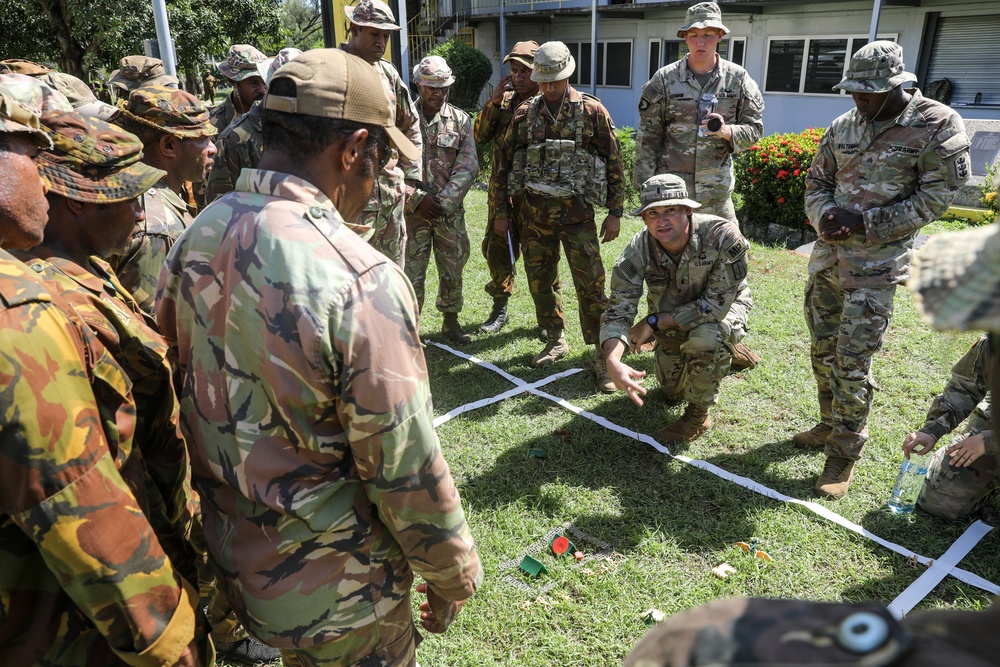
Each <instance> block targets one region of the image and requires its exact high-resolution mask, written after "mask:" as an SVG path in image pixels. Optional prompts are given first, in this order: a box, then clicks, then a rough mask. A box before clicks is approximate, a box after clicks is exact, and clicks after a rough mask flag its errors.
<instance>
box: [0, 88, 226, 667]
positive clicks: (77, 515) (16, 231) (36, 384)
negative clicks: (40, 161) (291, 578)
mask: <svg viewBox="0 0 1000 667" xmlns="http://www.w3.org/2000/svg"><path fill="white" fill-rule="evenodd" d="M26 90H27V89H26V88H21V89H20V90H17V89H14V88H13V87H10V86H7V85H6V84H3V83H0V153H2V159H3V161H4V169H3V170H0V239H2V245H3V247H4V248H6V249H25V248H29V247H31V246H33V245H35V244H37V243H38V242H40V241H41V240H42V233H43V228H44V225H45V223H46V216H45V211H46V210H47V207H46V202H45V197H44V190H43V188H42V182H41V180H40V179H39V177H38V171H37V168H36V166H35V164H34V162H33V160H32V157H33V156H34V155H36V154H37V151H38V149H39V148H51V147H52V143H51V140H50V139H48V138H47V136H46V135H45V134H44V133H43V132H42V130H41V129H40V126H39V119H38V116H37V113H38V111H37V110H38V109H39V108H40V107H41V105H42V95H41V93H40V92H39V93H38V94H37V95H36V96H34V97H33V98H25V96H24V94H23V93H24V92H25V91H26ZM36 90H37V88H36ZM56 113H57V114H58V113H61V114H62V115H64V116H73V117H75V118H79V117H78V116H76V114H73V113H72V112H56ZM92 147H93V144H91V148H92ZM0 293H2V295H3V298H2V300H0V303H2V307H0V320H2V322H0V337H2V339H3V340H2V346H3V349H4V350H5V351H6V352H5V354H4V355H2V358H0V374H2V375H3V377H5V378H7V382H6V383H5V391H4V392H3V396H4V398H3V400H2V401H0V414H2V420H3V423H2V429H0V430H2V431H3V433H4V434H5V435H6V437H4V438H3V439H2V441H0V459H2V461H3V464H2V465H0V478H2V479H0V545H2V547H0V618H2V619H3V623H2V624H0V664H4V665H60V666H61V667H107V666H109V665H126V664H128V665H134V666H143V665H149V666H150V667H152V666H154V665H155V666H159V665H165V664H167V665H183V666H185V667H195V666H198V665H202V664H208V663H210V662H211V661H212V659H213V655H212V651H211V646H210V644H207V643H204V642H200V641H199V640H198V636H197V634H196V627H197V621H196V616H197V611H196V610H197V591H196V590H195V589H194V587H193V586H192V585H191V584H189V583H188V582H187V581H185V580H184V579H183V578H182V577H181V576H180V575H179V574H178V572H177V571H176V570H175V569H174V567H173V565H172V563H171V561H170V559H169V558H168V556H167V555H166V554H165V553H164V550H163V547H162V545H161V542H160V539H159V538H158V536H157V533H156V530H155V529H154V527H153V526H152V525H150V520H149V518H148V517H149V512H150V509H151V507H150V505H149V504H148V503H147V500H148V498H147V496H146V493H145V492H146V491H147V489H146V488H145V487H144V486H142V485H141V484H137V483H136V482H137V479H138V476H136V475H133V474H132V473H133V472H135V471H137V470H139V469H141V467H142V465H143V464H142V456H141V454H140V450H139V449H138V448H134V447H132V434H133V429H134V428H135V413H134V411H133V412H132V413H131V417H130V415H129V411H128V410H122V409H119V408H120V407H121V406H120V405H115V406H111V405H110V404H109V401H110V400H112V399H113V397H115V396H118V397H121V398H122V399H123V400H124V399H127V398H128V397H130V395H131V392H130V390H129V387H128V379H127V378H126V376H125V373H124V371H123V370H122V369H121V367H119V366H117V364H115V362H114V361H113V360H112V359H111V358H110V357H109V356H108V354H107V352H106V350H105V349H104V348H103V346H102V345H101V344H100V342H98V341H97V340H96V339H95V338H94V337H93V336H92V335H91V333H90V331H89V329H88V328H87V326H86V325H85V324H84V323H83V321H82V320H81V319H80V317H79V315H77V314H76V313H75V311H74V310H73V309H72V307H71V306H70V305H69V304H68V303H66V302H64V301H62V299H61V296H60V292H59V291H51V290H49V289H47V288H46V286H45V285H43V284H42V282H41V281H40V280H39V278H38V276H37V274H36V273H35V271H33V270H31V269H30V268H28V267H27V266H25V265H24V264H23V263H21V262H20V261H18V260H16V259H14V258H13V257H12V256H11V255H10V254H9V253H7V252H6V251H5V250H0ZM67 315H70V316H72V317H73V319H72V320H70V319H67ZM40 362H41V363H40ZM91 383H93V386H92V384H91ZM95 390H99V391H100V393H101V395H102V401H103V402H102V403H101V404H99V403H98V401H97V399H96V398H95V394H94V392H95ZM109 407H110V411H109ZM85 424H91V425H97V424H102V425H104V428H100V427H98V428H86V427H81V425H85Z"/></svg>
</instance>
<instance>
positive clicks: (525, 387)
mask: <svg viewBox="0 0 1000 667" xmlns="http://www.w3.org/2000/svg"><path fill="white" fill-rule="evenodd" d="M581 371H583V369H582V368H571V369H569V370H568V371H563V372H561V373H556V374H555V375H550V376H549V377H547V378H542V379H541V380H538V381H537V382H532V383H531V384H521V385H519V386H517V387H514V388H513V389H508V390H507V391H505V392H504V393H502V394H497V395H496V396H490V397H489V398H484V399H481V400H478V401H474V402H472V403H466V404H465V405H460V406H458V407H457V408H455V409H454V410H451V411H450V412H447V413H445V414H443V415H441V416H440V417H437V418H436V419H435V420H434V428H437V427H438V426H440V425H441V424H444V423H445V422H449V421H451V420H452V419H454V418H455V417H457V416H459V415H460V414H462V413H463V412H468V411H469V410H476V409H478V408H484V407H486V406H487V405H491V404H493V403H499V402H500V401H502V400H504V399H505V398H510V397H512V396H517V395H518V394H523V393H524V392H526V391H531V390H532V389H534V388H537V387H544V386H545V385H547V384H549V383H550V382H555V381H556V380H561V379H562V378H564V377H569V376H570V375H575V374H576V373H579V372H581Z"/></svg>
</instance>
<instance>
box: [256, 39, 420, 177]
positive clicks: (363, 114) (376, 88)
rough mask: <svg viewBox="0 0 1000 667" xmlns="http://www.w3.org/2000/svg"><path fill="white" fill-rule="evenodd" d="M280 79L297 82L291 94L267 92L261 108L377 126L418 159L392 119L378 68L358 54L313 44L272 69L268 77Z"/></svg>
mask: <svg viewBox="0 0 1000 667" xmlns="http://www.w3.org/2000/svg"><path fill="white" fill-rule="evenodd" d="M279 79H288V80H290V81H292V82H293V83H294V84H295V97H288V96H284V95H275V94H273V93H268V94H267V96H266V97H265V98H264V108H265V109H272V110H274V111H281V112H283V113H293V114H302V115H306V116H319V117H321V118H334V119H340V120H346V121H353V122H355V123H366V124H370V125H379V126H381V127H383V128H385V132H386V134H388V135H389V139H390V141H392V143H393V144H395V146H396V148H397V150H399V152H400V153H402V154H403V155H404V156H405V157H406V158H407V159H409V160H413V161H416V160H419V159H420V149H418V148H417V147H416V146H414V145H413V143H412V142H411V141H410V140H409V139H408V138H407V137H406V135H405V134H403V133H402V132H401V131H400V130H399V128H397V127H396V125H395V123H394V122H393V119H392V112H391V110H390V108H389V98H387V97H386V96H385V89H384V88H382V79H381V78H380V77H379V75H378V72H376V71H375V68H374V67H372V66H371V65H369V64H368V63H366V62H365V61H364V60H362V59H361V58H358V57H357V56H352V55H351V54H349V53H347V52H346V51H343V50H342V49H313V50H311V51H306V52H305V53H303V54H302V55H301V56H299V57H298V58H296V59H295V60H293V61H292V62H290V63H288V64H287V65H285V66H284V67H282V68H281V69H279V70H278V71H277V72H275V73H274V77H273V79H272V81H277V80H279Z"/></svg>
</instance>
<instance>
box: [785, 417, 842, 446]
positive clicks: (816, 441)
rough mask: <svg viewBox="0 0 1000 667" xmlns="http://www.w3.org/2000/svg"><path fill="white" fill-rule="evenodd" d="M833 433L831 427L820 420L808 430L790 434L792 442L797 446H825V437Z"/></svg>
mask: <svg viewBox="0 0 1000 667" xmlns="http://www.w3.org/2000/svg"><path fill="white" fill-rule="evenodd" d="M831 433H833V427H832V426H830V425H829V424H824V423H823V422H820V423H818V424H816V425H815V426H813V427H812V428H811V429H809V430H808V431H802V432H801V433H796V434H795V435H793V436H792V442H794V443H795V444H796V445H798V446H799V447H815V448H818V449H820V448H823V447H825V446H826V438H827V436H829V435H830V434H831Z"/></svg>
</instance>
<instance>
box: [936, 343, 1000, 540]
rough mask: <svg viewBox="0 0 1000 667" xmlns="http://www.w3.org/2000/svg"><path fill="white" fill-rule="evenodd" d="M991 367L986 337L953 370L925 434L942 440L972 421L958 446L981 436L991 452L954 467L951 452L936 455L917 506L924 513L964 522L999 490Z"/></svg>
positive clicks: (998, 456)
mask: <svg viewBox="0 0 1000 667" xmlns="http://www.w3.org/2000/svg"><path fill="white" fill-rule="evenodd" d="M991 364H992V355H991V353H990V344H989V339H988V337H987V336H985V335H984V336H983V337H982V338H980V339H979V340H978V341H976V343H975V344H974V345H973V346H972V348H971V349H970V350H969V351H968V352H966V353H965V355H963V356H962V358H961V359H959V360H958V362H957V363H956V364H955V365H954V366H953V367H952V369H951V380H949V381H948V385H947V386H946V387H945V388H944V391H943V392H942V393H941V394H939V395H938V396H937V397H936V398H935V399H934V402H933V403H931V407H930V410H928V411H927V421H926V422H925V423H924V425H923V427H921V429H920V430H921V431H922V432H923V433H926V434H928V435H930V436H932V437H933V438H934V440H935V441H938V440H940V439H941V438H943V437H944V436H945V435H947V434H948V433H951V432H952V431H954V430H955V429H956V428H958V426H959V425H960V424H961V423H962V422H963V421H964V420H965V419H966V418H967V417H968V418H969V421H968V424H966V426H965V428H964V429H962V434H961V436H960V437H959V438H957V439H956V440H955V442H957V441H959V440H964V439H965V438H967V437H969V436H972V435H976V434H978V433H981V434H982V435H983V444H984V445H985V448H986V453H985V454H983V455H982V456H981V457H979V458H978V459H976V460H975V461H974V462H973V463H972V464H971V465H969V466H968V467H961V466H953V465H951V464H950V457H949V456H948V454H947V449H948V448H947V447H941V448H939V449H938V451H937V452H935V453H934V455H933V457H932V458H931V460H930V462H929V463H928V464H927V479H926V481H925V482H924V486H923V488H922V489H921V491H920V498H919V499H918V501H917V502H918V504H919V505H920V507H921V508H923V509H924V511H926V512H928V513H929V514H933V515H934V516H940V517H944V518H946V519H951V520H956V519H961V518H962V517H964V516H966V515H968V514H969V513H970V512H972V511H973V510H975V509H976V508H977V507H978V506H979V504H980V503H981V502H982V501H983V499H984V498H985V497H986V496H987V495H988V494H989V493H990V492H991V491H993V490H994V489H995V488H997V486H1000V470H998V461H1000V450H998V448H997V441H996V438H995V437H994V436H993V426H992V425H991V424H990V404H989V401H987V400H986V394H987V393H988V392H989V387H990V374H991V370H992V369H991ZM970 415H971V416H970Z"/></svg>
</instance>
